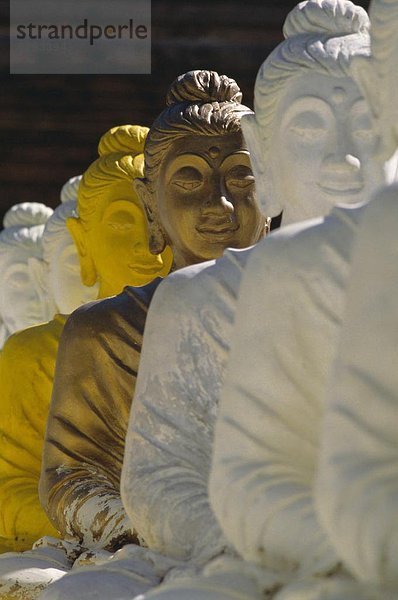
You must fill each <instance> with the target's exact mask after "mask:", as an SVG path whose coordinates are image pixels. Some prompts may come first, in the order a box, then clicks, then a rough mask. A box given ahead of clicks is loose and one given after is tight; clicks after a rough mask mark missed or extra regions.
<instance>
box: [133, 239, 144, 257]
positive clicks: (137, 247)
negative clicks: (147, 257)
mask: <svg viewBox="0 0 398 600" xmlns="http://www.w3.org/2000/svg"><path fill="white" fill-rule="evenodd" d="M133 251H134V254H146V246H145V244H144V242H143V240H136V241H135V242H134V244H133Z"/></svg>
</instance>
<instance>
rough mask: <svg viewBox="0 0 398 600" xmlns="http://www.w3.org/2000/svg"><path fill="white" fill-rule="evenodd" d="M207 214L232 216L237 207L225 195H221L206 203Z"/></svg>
mask: <svg viewBox="0 0 398 600" xmlns="http://www.w3.org/2000/svg"><path fill="white" fill-rule="evenodd" d="M205 212H206V213H208V212H211V213H217V214H227V215H231V214H233V213H234V212H235V207H234V205H233V204H232V202H230V201H229V200H228V198H227V197H226V196H225V195H223V194H221V195H219V196H218V197H213V198H209V199H208V200H207V202H205Z"/></svg>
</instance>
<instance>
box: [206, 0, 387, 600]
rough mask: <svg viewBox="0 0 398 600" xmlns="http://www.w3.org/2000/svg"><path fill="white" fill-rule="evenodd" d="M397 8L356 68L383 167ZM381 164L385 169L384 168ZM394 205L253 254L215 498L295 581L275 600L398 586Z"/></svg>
mask: <svg viewBox="0 0 398 600" xmlns="http://www.w3.org/2000/svg"><path fill="white" fill-rule="evenodd" d="M397 8H398V5H397V2H396V0H393V1H390V2H388V1H387V2H383V1H381V2H377V1H376V2H375V3H374V7H373V15H374V23H373V29H372V32H373V34H372V35H373V36H374V40H373V41H374V43H373V47H374V53H375V58H374V59H372V60H371V61H370V63H368V62H367V61H366V60H364V59H361V60H358V62H357V64H355V63H354V64H355V67H356V72H357V73H358V77H359V78H360V79H361V80H363V87H364V91H365V92H367V94H366V95H367V99H368V101H369V102H370V104H371V106H372V111H373V114H374V116H376V118H377V119H376V129H375V130H374V131H375V133H374V142H375V145H374V152H375V155H376V154H377V155H378V160H379V161H380V160H385V159H386V158H387V157H389V156H391V155H392V153H393V152H394V151H395V149H396V147H397V141H398V140H397V136H396V131H397V130H396V123H397V122H398V120H397V109H396V106H395V97H396V91H397V78H395V77H394V76H393V75H392V73H393V69H392V65H393V64H394V58H393V56H395V60H396V49H397V46H398V44H397V36H396V25H397V16H398V10H397ZM373 63H374V66H373V68H374V73H373V75H374V77H369V75H370V71H369V66H367V65H368V64H370V65H373ZM394 75H395V71H394ZM387 98H388V99H387ZM376 133H377V134H381V135H378V136H376ZM389 167H390V168H391V169H392V172H391V174H393V173H394V161H393V160H391V161H389ZM396 197H397V192H396V190H395V188H390V190H387V191H385V192H383V193H382V194H381V195H380V196H378V195H376V197H375V198H374V199H373V201H372V202H371V204H369V205H363V206H359V207H357V208H355V207H354V208H351V209H349V208H347V207H344V206H341V207H338V208H336V209H334V210H333V211H332V213H331V215H330V216H329V217H327V218H326V219H324V221H323V223H322V224H319V225H315V226H312V227H308V226H307V225H306V224H303V225H302V226H301V227H297V228H290V229H289V228H287V229H286V230H285V231H284V233H282V232H281V233H280V234H276V235H275V236H271V237H270V238H269V240H267V241H266V242H265V243H261V244H260V245H259V246H258V247H256V248H255V249H254V250H253V252H252V254H251V257H250V260H249V262H248V265H247V269H246V273H245V278H244V281H243V283H242V288H241V298H240V302H239V304H238V310H237V323H236V329H235V332H234V340H233V343H232V352H231V359H230V365H229V371H228V375H227V377H226V384H225V388H224V390H223V394H222V397H223V400H222V407H221V410H220V419H219V423H218V426H217V433H216V444H215V453H214V465H213V471H212V475H211V481H210V496H211V500H212V506H213V507H214V510H215V512H216V514H217V517H218V519H219V521H220V523H221V524H222V526H223V530H224V532H225V533H226V535H227V536H228V538H229V539H230V540H231V541H232V542H233V544H234V546H235V547H236V549H237V550H238V551H239V553H240V554H241V555H242V556H244V557H245V558H246V559H247V560H251V561H254V562H256V563H257V564H258V565H262V566H263V567H264V568H271V569H279V570H285V571H289V572H290V573H291V574H293V575H294V576H293V577H292V579H296V580H297V581H294V582H293V583H291V585H288V586H287V587H286V588H285V589H284V590H283V591H282V592H281V593H280V594H279V595H277V596H276V598H277V599H278V600H304V599H305V600H308V598H311V600H312V599H314V600H315V599H320V598H333V599H340V598H344V599H345V600H347V599H348V598H349V599H350V600H351V598H352V599H358V600H359V599H361V600H362V599H376V598H377V599H379V598H380V599H381V598H383V599H387V598H394V592H395V594H396V591H397V589H398V588H397V575H396V573H397V568H396V567H397V565H396V559H395V546H394V544H395V537H394V533H395V532H394V528H393V522H394V518H393V517H392V515H393V514H395V510H394V509H393V506H394V485H395V481H396V478H395V473H394V475H393V471H394V467H393V462H392V460H391V459H392V448H393V446H392V444H393V439H394V436H393V422H394V417H393V413H392V412H391V411H389V408H388V407H392V406H393V404H392V402H391V399H392V393H393V390H394V387H393V385H390V384H391V383H392V379H393V378H394V375H395V373H396V369H394V368H393V359H392V356H393V353H394V351H393V350H392V348H393V344H391V343H389V341H391V340H392V337H393V335H392V333H393V331H394V323H395V317H394V314H395V312H394V311H395V310H396V308H395V306H394V301H393V300H392V297H393V295H392V294H391V290H392V288H390V290H388V291H386V282H391V281H394V275H393V273H392V270H391V265H394V256H395V254H394V252H395V250H394V249H393V248H394V245H396V244H395V234H394V233H393V232H394V228H395V222H394V219H395V220H396V219H397V216H396V215H397V205H396V204H395V202H394V200H395V201H396ZM358 232H359V233H358ZM393 239H394V241H393ZM353 242H355V243H353ZM384 242H385V243H384ZM261 246H262V248H261ZM266 248H267V249H268V254H266V252H265V249H266ZM353 248H354V250H353ZM380 248H383V249H384V251H385V252H384V254H383V251H381V250H380ZM262 251H263V252H262ZM266 258H267V262H266V260H265V259H266ZM387 265H388V266H387ZM351 279H352V282H351ZM274 280H275V281H276V285H275V286H270V283H269V282H270V281H274ZM393 285H394V284H393ZM387 287H388V286H387ZM347 290H349V293H348V301H347ZM375 290H376V291H375ZM384 307H387V311H388V308H389V307H391V313H390V315H389V317H390V318H389V317H387V318H386V314H387V313H386V312H385V311H384ZM344 315H345V316H344ZM343 318H344V320H343ZM387 323H388V324H387ZM341 331H343V333H342V340H341V342H340V346H339V347H338V346H337V344H338V340H339V336H340V332H341ZM364 332H366V333H364ZM383 334H385V335H386V338H384V337H382V336H383ZM381 340H382V341H381ZM388 340H389V341H388ZM369 348H372V350H369ZM389 350H390V351H391V352H390V353H389ZM336 357H337V366H336V367H335V368H334V369H333V372H332V378H331V381H332V383H331V385H330V387H331V391H329V402H328V404H327V411H326V415H327V416H326V420H325V425H324V428H323V434H322V418H323V415H324V411H325V402H324V401H325V396H326V390H327V383H328V380H329V377H330V372H331V366H332V364H333V361H334V360H335V359H336ZM389 357H391V361H390V362H389ZM372 402H373V403H372ZM320 448H322V452H321V456H322V460H321V464H320V466H318V458H319V454H320ZM316 484H317V485H316ZM315 485H316V490H317V495H316V502H314V493H313V490H314V486H315ZM389 492H391V494H389ZM341 563H342V564H341ZM339 570H341V573H340V575H338V571H339ZM348 571H349V572H350V573H353V574H354V575H356V577H357V578H358V579H359V580H360V581H361V582H362V584H363V585H362V584H358V583H357V582H355V580H354V579H353V578H352V576H350V575H348ZM333 572H335V577H331V578H330V579H327V578H325V579H323V580H322V579H319V575H320V574H324V575H331V574H332V573H333ZM300 576H301V577H302V578H303V579H302V580H301V581H300V580H299V579H300ZM311 576H315V577H314V578H311ZM377 584H381V585H384V589H382V588H377Z"/></svg>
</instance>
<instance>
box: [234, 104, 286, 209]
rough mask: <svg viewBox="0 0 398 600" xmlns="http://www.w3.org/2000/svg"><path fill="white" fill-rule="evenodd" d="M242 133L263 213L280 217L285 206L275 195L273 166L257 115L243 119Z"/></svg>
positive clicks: (245, 116)
mask: <svg viewBox="0 0 398 600" xmlns="http://www.w3.org/2000/svg"><path fill="white" fill-rule="evenodd" d="M241 123H242V131H243V135H244V136H245V140H246V143H247V146H248V148H249V152H250V162H251V165H252V169H253V174H254V178H255V180H256V196H257V200H258V203H259V205H260V207H261V210H262V212H263V213H264V214H265V215H266V216H267V217H268V216H269V217H275V216H277V215H279V214H280V213H281V212H282V210H283V206H282V204H281V201H280V200H279V198H277V197H276V194H275V193H274V189H273V188H274V186H273V181H272V166H271V164H270V163H269V162H267V159H266V158H265V155H264V146H265V141H264V140H263V139H262V137H261V126H260V125H259V124H258V123H257V121H256V117H255V115H244V116H243V117H242V121H241Z"/></svg>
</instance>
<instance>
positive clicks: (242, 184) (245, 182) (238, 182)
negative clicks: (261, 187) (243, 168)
mask: <svg viewBox="0 0 398 600" xmlns="http://www.w3.org/2000/svg"><path fill="white" fill-rule="evenodd" d="M253 184H254V177H244V178H243V179H228V185H232V186H234V187H237V188H242V189H243V188H247V187H249V186H250V185H253Z"/></svg>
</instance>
